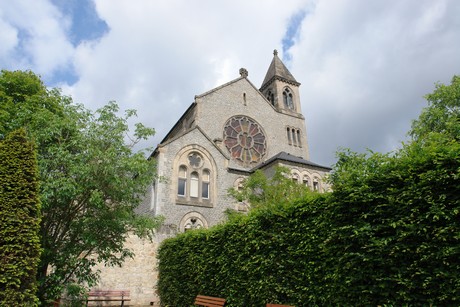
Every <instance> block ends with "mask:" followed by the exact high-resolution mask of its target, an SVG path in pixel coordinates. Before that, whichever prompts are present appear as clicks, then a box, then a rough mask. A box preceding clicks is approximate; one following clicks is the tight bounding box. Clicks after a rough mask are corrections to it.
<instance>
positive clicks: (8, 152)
mask: <svg viewBox="0 0 460 307" xmlns="http://www.w3.org/2000/svg"><path fill="white" fill-rule="evenodd" d="M39 223H40V203H39V197H38V169H37V157H36V153H35V148H34V145H33V144H32V143H31V142H30V141H29V140H28V139H27V138H26V133H25V131H24V130H18V131H14V132H12V133H10V134H8V136H7V137H6V139H4V140H3V141H0V306H36V305H37V303H38V299H37V297H36V291H37V282H36V278H35V277H36V273H37V266H38V262H39V259H40V243H39V242H40V240H39V236H38V233H39Z"/></svg>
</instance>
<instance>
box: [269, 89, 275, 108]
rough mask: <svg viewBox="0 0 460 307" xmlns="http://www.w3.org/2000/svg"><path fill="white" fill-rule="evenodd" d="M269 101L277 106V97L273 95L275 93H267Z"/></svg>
mask: <svg viewBox="0 0 460 307" xmlns="http://www.w3.org/2000/svg"><path fill="white" fill-rule="evenodd" d="M267 100H268V101H270V103H271V104H272V106H275V95H273V92H272V91H270V90H269V91H268V92H267Z"/></svg>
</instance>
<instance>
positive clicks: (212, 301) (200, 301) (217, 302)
mask: <svg viewBox="0 0 460 307" xmlns="http://www.w3.org/2000/svg"><path fill="white" fill-rule="evenodd" d="M225 301H226V300H225V299H224V298H218V297H212V296H205V295H197V296H196V298H195V305H198V306H204V307H222V306H225Z"/></svg>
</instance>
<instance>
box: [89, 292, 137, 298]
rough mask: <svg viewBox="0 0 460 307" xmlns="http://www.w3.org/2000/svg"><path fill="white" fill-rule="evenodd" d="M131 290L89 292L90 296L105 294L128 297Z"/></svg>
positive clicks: (107, 295) (106, 295)
mask: <svg viewBox="0 0 460 307" xmlns="http://www.w3.org/2000/svg"><path fill="white" fill-rule="evenodd" d="M129 291H130V290H93V291H89V292H88V297H95V296H105V297H118V296H120V297H128V296H129V294H130V293H129Z"/></svg>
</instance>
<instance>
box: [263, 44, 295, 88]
mask: <svg viewBox="0 0 460 307" xmlns="http://www.w3.org/2000/svg"><path fill="white" fill-rule="evenodd" d="M275 79H278V80H281V81H284V82H286V83H291V84H294V85H297V86H299V85H300V83H299V82H297V80H296V79H295V78H294V76H293V75H292V74H291V73H290V72H289V70H288V69H287V68H286V66H285V65H284V64H283V62H282V61H281V60H280V58H279V57H278V50H276V49H275V50H274V51H273V60H272V62H271V64H270V67H268V71H267V74H266V75H265V79H264V82H262V86H261V88H260V90H261V91H263V90H264V89H265V88H266V87H267V86H268V85H269V84H270V83H271V82H272V81H273V80H275Z"/></svg>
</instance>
